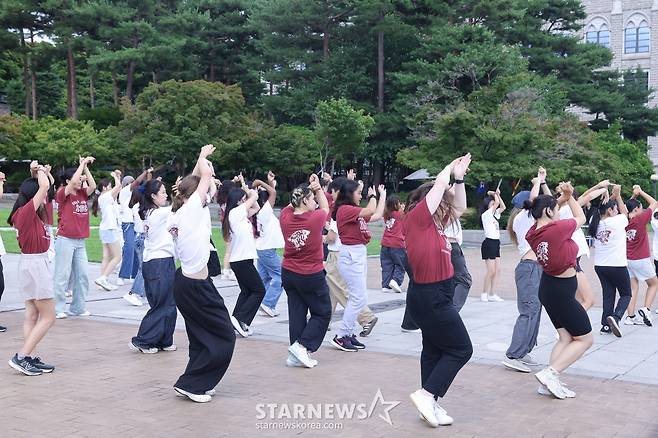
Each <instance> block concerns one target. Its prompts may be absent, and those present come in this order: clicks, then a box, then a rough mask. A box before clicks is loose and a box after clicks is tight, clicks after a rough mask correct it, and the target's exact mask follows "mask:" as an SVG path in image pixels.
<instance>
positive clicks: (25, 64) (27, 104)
mask: <svg viewBox="0 0 658 438" xmlns="http://www.w3.org/2000/svg"><path fill="white" fill-rule="evenodd" d="M21 47H22V48H23V88H25V115H26V116H29V115H30V74H29V71H28V60H27V44H26V43H25V35H24V34H23V29H21Z"/></svg>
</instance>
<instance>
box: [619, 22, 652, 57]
mask: <svg viewBox="0 0 658 438" xmlns="http://www.w3.org/2000/svg"><path fill="white" fill-rule="evenodd" d="M650 37H651V32H650V30H649V23H648V22H647V21H646V20H645V19H644V18H643V17H641V16H633V17H631V19H630V20H628V23H627V24H626V29H624V53H647V52H649V39H650Z"/></svg>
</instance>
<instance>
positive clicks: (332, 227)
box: [327, 219, 341, 251]
mask: <svg viewBox="0 0 658 438" xmlns="http://www.w3.org/2000/svg"><path fill="white" fill-rule="evenodd" d="M329 231H333V232H334V233H336V240H334V241H333V243H327V249H328V250H329V251H340V247H341V243H340V236H339V235H338V223H337V222H336V221H335V220H333V219H332V220H331V222H329Z"/></svg>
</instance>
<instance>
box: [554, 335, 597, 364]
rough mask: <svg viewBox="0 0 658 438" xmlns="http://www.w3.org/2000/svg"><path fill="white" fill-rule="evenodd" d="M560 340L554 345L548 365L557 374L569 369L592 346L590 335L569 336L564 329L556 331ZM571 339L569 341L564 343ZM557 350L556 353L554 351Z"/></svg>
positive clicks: (592, 340)
mask: <svg viewBox="0 0 658 438" xmlns="http://www.w3.org/2000/svg"><path fill="white" fill-rule="evenodd" d="M557 331H558V333H559V334H560V340H559V341H558V342H557V344H555V347H554V348H553V350H554V351H553V352H551V361H550V365H551V367H553V369H554V370H556V371H557V372H560V373H561V372H562V371H564V370H566V369H567V368H569V366H571V365H572V364H573V363H574V362H576V361H577V360H578V359H580V358H581V357H582V356H583V354H585V352H586V351H587V350H588V349H589V348H590V347H591V346H592V343H593V342H594V338H593V337H592V333H588V334H586V335H583V336H571V335H570V334H569V332H567V330H566V329H563V328H561V329H558V330H557ZM568 338H571V341H568V342H566V344H565V342H564V340H567V339H568ZM556 349H557V351H555V350H556Z"/></svg>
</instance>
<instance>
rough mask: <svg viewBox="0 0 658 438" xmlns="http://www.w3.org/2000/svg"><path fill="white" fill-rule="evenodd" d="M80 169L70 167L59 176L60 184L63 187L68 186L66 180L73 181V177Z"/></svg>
mask: <svg viewBox="0 0 658 438" xmlns="http://www.w3.org/2000/svg"><path fill="white" fill-rule="evenodd" d="M77 170H78V169H77V168H76V167H69V168H68V169H65V170H64V171H63V172H61V173H60V174H59V183H60V184H61V185H66V180H69V181H70V180H71V179H73V175H75V172H76V171H77Z"/></svg>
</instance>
